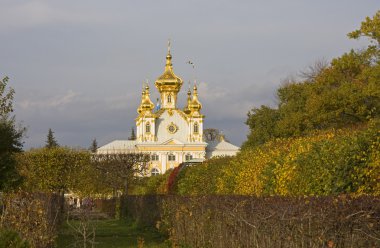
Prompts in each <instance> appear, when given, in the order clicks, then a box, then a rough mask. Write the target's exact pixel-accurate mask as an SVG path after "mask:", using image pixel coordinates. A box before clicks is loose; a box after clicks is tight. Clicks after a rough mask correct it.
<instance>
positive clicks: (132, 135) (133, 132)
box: [128, 127, 136, 140]
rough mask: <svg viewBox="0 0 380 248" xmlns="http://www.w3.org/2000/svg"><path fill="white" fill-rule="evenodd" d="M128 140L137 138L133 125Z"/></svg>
mask: <svg viewBox="0 0 380 248" xmlns="http://www.w3.org/2000/svg"><path fill="white" fill-rule="evenodd" d="M128 140H136V134H135V129H134V128H133V127H132V131H131V136H129V138H128Z"/></svg>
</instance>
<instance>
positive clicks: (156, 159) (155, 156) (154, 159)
mask: <svg viewBox="0 0 380 248" xmlns="http://www.w3.org/2000/svg"><path fill="white" fill-rule="evenodd" d="M158 159H159V158H158V155H157V154H152V156H151V160H152V161H158Z"/></svg>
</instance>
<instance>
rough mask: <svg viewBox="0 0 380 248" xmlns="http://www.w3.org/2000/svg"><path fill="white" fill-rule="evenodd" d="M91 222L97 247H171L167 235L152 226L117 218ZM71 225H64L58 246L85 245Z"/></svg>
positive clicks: (72, 222) (75, 223) (76, 223)
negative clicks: (138, 224) (142, 225)
mask: <svg viewBox="0 0 380 248" xmlns="http://www.w3.org/2000/svg"><path fill="white" fill-rule="evenodd" d="M79 224H80V223H79V221H77V220H72V221H70V225H73V226H78V225H79ZM90 224H92V225H94V226H95V228H96V229H95V230H96V231H95V242H96V245H95V247H96V248H103V247H104V248H106V247H107V248H118V247H123V248H128V247H139V248H141V247H144V248H145V247H158V248H160V247H161V248H169V247H171V246H170V243H169V242H168V241H167V240H166V237H164V236H163V235H161V234H160V233H158V232H157V230H155V229H153V228H151V227H147V228H141V227H138V226H137V225H136V224H135V223H132V222H130V221H125V220H115V219H111V220H93V221H91V223H90ZM70 225H68V224H67V223H65V224H64V225H62V227H61V229H60V232H59V235H58V238H57V247H58V248H64V247H83V242H81V243H79V242H78V241H80V240H81V239H80V238H79V236H78V235H77V234H76V232H75V230H74V228H73V227H71V226H70ZM82 240H83V239H82ZM76 242H78V243H76ZM76 244H77V245H76ZM87 247H91V245H89V244H88V245H87Z"/></svg>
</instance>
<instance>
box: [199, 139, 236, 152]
mask: <svg viewBox="0 0 380 248" xmlns="http://www.w3.org/2000/svg"><path fill="white" fill-rule="evenodd" d="M239 149H240V148H239V147H238V146H235V145H233V144H231V143H229V142H227V141H225V140H221V141H219V140H218V141H211V142H209V143H208V146H207V147H206V150H207V151H238V150H239Z"/></svg>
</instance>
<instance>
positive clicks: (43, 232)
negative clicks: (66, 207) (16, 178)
mask: <svg viewBox="0 0 380 248" xmlns="http://www.w3.org/2000/svg"><path fill="white" fill-rule="evenodd" d="M2 201H3V212H2V214H1V222H0V228H3V229H8V230H13V231H15V232H17V233H18V234H19V236H20V237H21V238H22V239H23V240H26V241H27V242H28V243H29V244H30V245H31V246H32V247H37V248H39V247H41V248H44V247H52V246H53V244H54V240H55V237H56V235H57V228H58V225H59V223H60V221H61V218H62V207H63V197H62V196H61V195H58V194H46V193H28V192H14V193H7V194H4V195H3V198H2Z"/></svg>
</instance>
